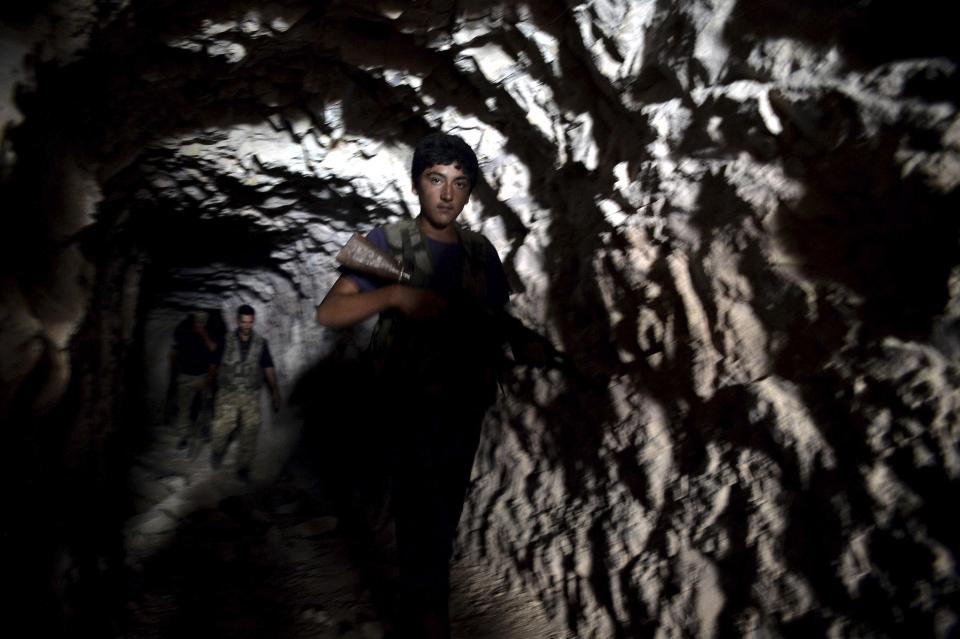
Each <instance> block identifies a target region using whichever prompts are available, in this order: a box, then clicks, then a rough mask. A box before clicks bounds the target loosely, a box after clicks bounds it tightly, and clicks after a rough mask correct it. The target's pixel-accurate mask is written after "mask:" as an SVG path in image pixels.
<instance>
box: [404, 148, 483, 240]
mask: <svg viewBox="0 0 960 639" xmlns="http://www.w3.org/2000/svg"><path fill="white" fill-rule="evenodd" d="M413 190H414V192H415V193H416V194H417V196H418V197H419V198H420V213H421V215H422V216H423V217H424V218H425V219H426V221H427V223H428V224H430V226H432V227H433V228H435V229H437V230H445V229H447V228H448V227H449V226H450V225H451V224H452V223H453V221H454V220H456V219H457V216H458V215H460V212H461V211H463V207H464V206H466V204H467V200H469V199H470V180H469V178H467V176H466V175H465V174H464V173H463V171H461V170H460V169H459V168H458V166H457V165H456V164H434V165H433V166H431V167H429V168H427V169H425V170H424V171H423V173H421V174H420V179H419V180H417V182H416V184H414V188H413Z"/></svg>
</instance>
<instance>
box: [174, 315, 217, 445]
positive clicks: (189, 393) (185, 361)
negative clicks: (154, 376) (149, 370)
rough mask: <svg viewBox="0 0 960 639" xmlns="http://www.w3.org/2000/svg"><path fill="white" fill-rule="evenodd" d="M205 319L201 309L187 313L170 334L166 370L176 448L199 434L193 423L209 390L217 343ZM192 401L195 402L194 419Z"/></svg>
mask: <svg viewBox="0 0 960 639" xmlns="http://www.w3.org/2000/svg"><path fill="white" fill-rule="evenodd" d="M208 318H209V315H208V314H207V313H205V312H202V311H197V312H194V313H191V314H190V315H188V316H187V317H186V319H184V320H183V321H182V322H180V324H179V325H177V328H176V329H174V333H173V348H172V349H171V350H170V370H171V373H172V379H173V383H174V385H175V386H176V394H177V411H178V414H177V438H178V441H177V448H186V447H187V445H188V444H190V443H191V441H193V440H195V439H196V438H197V437H198V436H199V433H198V432H197V422H198V421H199V415H200V412H201V411H202V410H203V402H204V400H205V399H206V396H207V394H208V393H209V391H210V383H209V381H210V380H209V372H210V366H211V365H212V364H213V357H214V353H215V352H216V350H217V343H216V341H215V340H214V339H213V338H212V337H211V336H210V334H209V333H208V332H207V320H208ZM194 403H198V404H199V407H198V409H197V413H196V415H197V417H196V418H194V412H193V406H194Z"/></svg>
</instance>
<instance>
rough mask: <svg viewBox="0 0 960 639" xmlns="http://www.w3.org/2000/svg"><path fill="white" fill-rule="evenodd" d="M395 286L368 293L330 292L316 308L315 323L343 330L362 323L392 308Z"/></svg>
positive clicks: (394, 302) (394, 303)
mask: <svg viewBox="0 0 960 639" xmlns="http://www.w3.org/2000/svg"><path fill="white" fill-rule="evenodd" d="M395 293H396V286H385V287H383V288H378V289H376V290H374V291H370V292H369V293H339V292H337V291H331V292H330V293H328V294H327V296H326V297H325V298H323V301H322V302H320V305H319V306H317V314H316V318H317V322H318V323H320V325H321V326H326V327H328V328H343V327H345V326H352V325H353V324H357V323H358V322H362V321H363V320H365V319H367V318H368V317H372V316H374V315H376V314H378V313H381V312H383V311H385V310H388V309H390V308H393V307H394V306H395V305H396V301H395Z"/></svg>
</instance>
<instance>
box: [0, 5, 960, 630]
mask: <svg viewBox="0 0 960 639" xmlns="http://www.w3.org/2000/svg"><path fill="white" fill-rule="evenodd" d="M52 6H62V7H68V8H69V7H73V9H74V11H75V12H76V11H79V15H80V16H81V17H82V15H83V9H84V7H85V6H87V5H84V4H82V3H64V4H63V5H57V4H56V3H54V4H53V5H52ZM78 7H79V9H77V8H78ZM89 11H91V12H94V13H95V14H96V15H98V17H99V20H98V21H97V23H96V25H95V26H94V24H92V23H91V22H90V21H87V22H83V20H82V19H80V18H78V19H77V20H78V22H77V24H78V25H79V24H85V25H86V27H85V29H84V28H79V27H78V29H76V30H74V33H76V32H77V31H79V32H82V33H85V34H86V40H84V41H83V42H81V43H80V44H78V45H77V46H76V47H75V48H74V49H69V48H65V49H63V50H64V51H66V52H65V53H61V54H50V55H48V56H46V57H43V56H41V60H49V61H48V62H45V63H40V64H38V65H37V67H36V73H35V75H36V78H35V82H34V83H35V88H34V90H32V91H29V92H27V93H28V95H27V97H26V98H24V100H22V105H23V106H22V109H23V123H22V124H20V126H19V127H18V128H15V129H8V132H10V136H9V140H10V141H11V142H9V143H8V142H7V141H5V144H4V147H5V153H7V150H8V149H10V150H11V152H12V153H13V155H12V156H10V158H8V160H9V162H11V163H12V162H14V161H15V162H16V164H10V166H13V169H11V172H12V174H13V175H14V176H15V177H17V176H20V177H18V178H17V180H10V181H11V182H12V183H13V184H15V185H17V184H19V185H22V184H24V183H26V184H30V185H47V186H48V189H47V190H46V191H44V195H43V197H42V198H40V197H37V196H36V194H34V195H31V196H30V197H27V196H25V195H23V194H22V193H21V194H20V195H19V196H18V197H20V201H28V202H30V203H31V204H32V208H30V209H28V210H38V211H40V212H41V217H40V219H39V221H38V219H37V218H36V217H32V216H29V215H27V214H26V213H24V214H23V216H22V218H23V219H29V220H30V221H29V222H24V223H23V224H22V227H23V228H22V233H23V235H21V236H20V237H28V238H30V240H31V242H39V243H41V245H42V246H43V247H45V249H44V250H41V251H23V250H15V251H12V252H10V254H12V255H14V256H17V257H19V258H21V260H26V261H27V262H28V263H29V264H30V265H31V268H30V269H26V268H23V267H22V264H20V263H18V264H14V265H12V266H11V268H9V269H7V272H8V273H11V274H12V276H11V277H8V278H7V280H8V284H7V285H6V288H5V291H6V293H5V294H6V295H7V299H8V302H7V304H6V308H7V309H9V310H7V311H5V315H4V320H3V322H4V331H3V332H4V340H5V343H4V357H3V361H4V362H5V364H4V372H3V375H4V387H5V395H4V400H5V401H8V400H9V399H10V398H11V397H13V398H14V399H16V398H17V397H21V398H22V397H24V396H29V397H30V398H32V397H34V396H35V394H37V393H39V394H40V395H41V396H43V397H46V398H47V399H46V400H45V402H46V405H56V399H57V398H58V397H60V394H61V393H62V392H63V389H64V388H66V384H67V380H68V379H69V378H68V374H67V373H68V371H69V370H70V362H69V353H70V351H69V345H70V343H71V338H72V339H73V340H74V341H73V344H74V348H75V349H76V344H77V340H79V339H81V337H82V335H84V332H83V331H82V330H81V332H80V333H79V334H76V331H77V328H78V327H79V326H81V324H80V322H81V321H83V318H84V317H87V318H88V319H87V320H86V321H87V322H88V323H89V322H93V321H94V320H92V319H90V318H91V317H93V318H96V317H100V315H96V314H94V315H89V314H87V315H85V309H86V308H87V307H88V304H89V302H90V300H91V299H93V300H97V301H98V306H96V307H95V308H102V307H106V308H107V309H110V308H119V307H120V305H121V300H122V299H123V296H122V295H121V294H120V293H119V292H118V291H119V290H121V289H119V288H117V287H116V286H115V282H116V281H117V275H116V268H114V269H113V270H111V268H110V264H118V263H119V264H123V263H125V262H124V260H127V262H128V263H129V264H132V266H131V269H132V270H131V271H130V272H131V273H133V275H131V276H130V277H134V278H135V279H136V278H139V277H140V275H139V274H141V273H142V282H143V285H142V287H140V288H138V290H139V292H140V296H139V302H138V303H139V304H140V308H139V310H138V311H137V312H138V313H139V315H138V317H139V318H140V321H141V322H144V321H145V318H147V317H148V316H149V313H153V312H160V313H162V312H170V309H182V308H184V307H187V306H191V305H200V306H204V307H217V306H219V307H221V308H222V309H224V311H225V312H226V314H229V312H230V310H231V309H232V307H233V306H234V305H235V304H236V302H238V301H247V302H252V303H254V305H255V306H256V307H257V308H258V310H260V312H261V316H262V317H264V324H265V332H266V333H267V335H268V337H269V338H270V339H271V342H272V343H274V344H277V345H278V347H279V348H280V359H281V363H280V367H281V370H283V371H285V372H286V377H285V379H284V384H285V387H286V388H289V387H290V386H291V385H292V384H293V383H294V382H295V381H296V380H297V378H298V376H299V375H301V374H302V373H303V372H304V371H306V370H307V369H308V368H309V367H310V366H311V365H313V364H314V363H315V362H316V361H317V360H318V359H320V358H322V357H325V356H326V354H327V353H328V352H329V351H330V349H331V348H333V346H332V343H333V342H334V341H336V340H337V339H338V338H337V337H336V336H334V335H332V334H328V333H326V332H324V331H321V330H320V329H318V328H317V327H316V326H314V325H313V323H312V320H311V314H312V308H313V304H314V303H316V302H317V301H318V300H319V298H320V297H321V296H322V294H323V293H324V292H325V290H326V289H327V288H328V286H329V285H330V284H331V283H332V280H333V278H334V273H333V271H332V267H333V262H332V255H333V253H334V252H335V250H336V248H337V247H338V246H339V245H340V244H341V243H342V242H343V241H344V240H345V239H346V237H348V235H349V234H350V233H351V232H352V231H354V230H357V229H360V230H364V229H366V228H369V227H370V226H371V225H373V224H376V223H380V222H382V221H384V220H388V219H394V218H397V217H402V216H407V215H411V214H413V213H415V205H416V201H415V198H414V197H413V195H412V193H411V192H410V188H409V178H408V176H407V169H406V166H407V162H408V158H409V154H410V151H411V145H412V144H413V143H415V141H416V139H417V138H418V137H419V136H420V135H421V134H422V133H424V132H425V131H427V130H428V129H430V128H434V127H438V128H443V129H446V130H450V131H453V132H456V133H459V134H460V135H462V136H463V137H464V138H465V139H466V140H467V141H468V142H469V143H471V144H472V145H474V146H475V148H477V150H478V153H479V155H480V158H481V165H482V173H483V181H482V183H481V184H480V185H479V186H478V188H477V190H476V191H475V193H474V195H473V198H472V200H471V205H470V209H469V210H468V211H467V212H466V214H465V217H466V221H467V222H468V223H469V224H470V225H471V226H473V227H474V228H477V229H479V230H482V231H484V232H485V233H486V234H487V235H488V237H490V239H491V240H492V241H493V242H494V244H495V246H496V247H497V248H498V250H499V251H500V254H501V257H502V258H503V260H504V263H505V265H506V267H507V270H508V274H509V276H510V278H511V281H512V283H513V285H514V286H515V288H516V289H517V290H518V294H517V295H515V296H514V309H515V311H516V313H517V314H518V315H519V316H520V317H521V318H523V319H524V320H525V321H526V322H527V323H528V324H530V325H531V326H533V327H535V328H537V329H538V330H541V331H542V332H544V333H545V334H547V335H549V336H550V337H551V339H552V340H553V341H554V342H555V343H556V344H557V345H558V346H560V347H561V348H562V349H563V350H565V351H566V352H567V353H568V354H569V355H570V357H571V359H572V361H573V363H574V364H575V367H576V369H577V371H578V374H577V375H572V374H562V373H558V372H553V373H549V374H540V373H535V372H524V371H518V372H516V373H515V374H514V375H513V376H512V377H511V378H510V379H509V380H507V382H506V384H505V387H506V393H505V395H504V397H503V398H502V401H501V402H500V403H499V404H498V406H497V409H496V411H495V413H494V414H493V415H492V416H491V419H490V420H489V422H488V425H487V430H486V436H485V438H484V442H483V444H482V448H481V453H480V455H479V456H478V461H477V465H476V467H475V475H476V485H475V488H474V491H473V495H472V498H471V501H470V503H469V504H468V509H467V512H466V514H465V516H464V519H463V521H462V525H461V539H460V542H461V543H460V546H461V552H462V554H463V555H465V556H474V557H484V558H485V561H486V562H488V564H489V565H490V566H492V567H493V568H494V569H495V570H496V571H497V572H499V573H501V574H502V575H503V576H504V577H505V578H506V579H508V580H510V581H511V582H512V583H513V584H520V585H522V587H523V588H525V589H527V590H528V591H530V592H531V593H534V595H535V596H536V597H537V598H538V599H539V600H540V601H541V602H542V603H543V605H544V607H545V609H546V610H547V612H548V613H549V614H550V615H552V616H553V617H554V618H555V619H556V620H557V621H558V622H560V623H562V624H563V625H565V627H566V628H567V630H568V632H569V634H570V635H571V636H577V637H590V636H596V637H618V636H654V635H659V636H683V635H691V634H692V635H697V636H712V635H716V634H720V635H724V636H742V635H757V636H765V635H773V636H790V635H799V634H803V635H822V634H827V633H835V634H837V635H839V636H861V635H877V634H880V635H883V634H901V633H902V632H904V631H906V630H912V631H919V632H921V633H924V634H934V635H941V636H946V635H948V634H949V633H950V632H954V631H955V630H956V627H957V619H956V614H955V612H954V611H955V610H956V608H957V601H956V592H957V585H958V579H957V574H956V568H955V563H954V562H955V554H956V548H957V546H956V540H957V539H958V538H960V535H958V534H957V533H958V531H957V530H956V525H955V524H953V523H952V522H951V521H950V518H949V517H948V513H949V501H948V500H949V498H950V496H951V495H952V494H955V491H956V487H957V477H958V472H960V463H958V462H960V460H958V452H960V451H958V441H960V432H958V423H957V415H958V412H957V411H958V406H957V404H958V401H960V395H958V385H960V377H958V373H960V371H958V368H957V357H958V354H960V342H958V327H960V301H958V296H960V270H958V269H957V267H956V265H957V263H958V261H960V260H958V259H957V258H958V246H957V239H958V221H957V220H958V218H957V217H956V213H955V211H956V210H957V204H958V202H957V199H958V198H957V185H958V183H960V119H958V116H957V101H958V100H957V96H958V95H960V91H958V88H960V82H958V75H957V59H958V57H957V55H956V53H957V52H956V50H955V47H954V45H952V44H950V43H951V41H952V40H951V38H950V37H949V33H948V29H947V27H946V26H945V25H947V24H949V22H948V21H947V20H946V18H945V16H944V15H943V11H945V10H944V9H942V8H940V7H937V6H933V4H932V3H920V5H918V6H917V7H916V11H915V12H914V13H910V14H907V13H905V12H904V10H896V11H895V10H893V9H891V8H889V7H888V6H887V5H886V4H885V3H877V2H873V3H869V2H868V3H856V4H854V3H848V4H841V5H838V6H835V5H832V4H827V3H814V4H813V5H810V6H808V7H806V8H799V9H798V8H796V7H794V6H793V5H792V4H789V3H786V2H763V3H761V2H754V1H752V0H740V1H733V0H727V1H724V2H686V3H675V2H667V1H664V0H651V1H635V2H613V1H603V2H601V1H597V2H589V3H577V2H566V3H560V4H557V3H549V2H527V3H516V4H514V3H486V2H482V3H481V2H466V1H464V2H454V1H452V0H450V1H440V0H436V1H432V2H428V1H423V2H416V3H391V2H386V1H383V2H364V3H359V2H346V1H343V2H329V3H324V4H322V5H308V4H307V3H298V2H295V1H292V0H291V1H288V2H277V3H272V4H267V5H264V4H263V3H243V2H209V3H196V2H191V3H187V2H177V1H172V0H171V1H167V2H155V3H150V2H126V3H90V4H89ZM21 22H24V21H21ZM53 23H54V24H57V22H53ZM31 24H32V25H34V26H35V25H36V24H37V22H36V21H34V22H32V23H31ZM20 33H30V31H29V29H22V30H21V31H20ZM23 37H24V38H27V36H23ZM27 40H29V38H27ZM13 68H17V66H16V65H14V66H13ZM80 95H82V96H83V98H84V101H83V104H80V105H78V104H77V100H78V96H80ZM8 113H10V111H8V110H5V111H4V118H5V121H6V120H7V119H8V117H9V119H10V120H13V119H14V118H13V116H12V115H11V116H8V115H7V114H8ZM51 130H52V131H55V132H56V135H52V134H50V131H51ZM38 141H40V142H42V143H40V144H38V143H37V142H38ZM5 157H7V156H6V155H5ZM51 158H57V161H55V162H50V159H51ZM59 158H62V161H61V160H60V159H59ZM71 158H77V160H76V161H75V162H74V161H73V160H71ZM41 166H49V167H51V168H49V169H44V171H45V173H43V172H41V171H40V167H41ZM17 171H20V173H17ZM38 172H41V173H43V175H42V176H41V177H39V178H37V177H36V175H37V173H38ZM27 174H29V175H31V176H33V178H32V180H29V179H27V178H25V177H23V176H24V175H27ZM65 176H72V177H70V179H65ZM71 185H79V186H71ZM71 189H74V191H71ZM40 190H42V189H40ZM101 192H102V193H103V195H104V197H105V201H104V202H103V203H102V204H101V205H100V206H99V208H97V209H96V214H93V211H94V208H95V207H96V206H97V202H98V201H99V199H100V194H101ZM76 193H79V194H80V197H77V196H76V195H75V194H76ZM37 200H40V202H39V203H38V202H37ZM83 229H87V231H88V232H87V233H80V231H81V230H83ZM118 229H119V230H118ZM118 232H122V233H125V234H129V237H131V238H132V239H131V240H130V244H129V250H128V254H127V255H124V256H116V257H115V258H113V259H112V260H111V259H108V257H109V254H110V253H109V250H108V249H107V248H105V245H104V244H103V243H98V242H96V241H91V240H90V236H91V233H92V235H93V237H94V239H95V238H97V237H103V236H110V234H111V233H118ZM124 237H127V235H124ZM125 246H127V245H125ZM135 256H139V257H137V259H133V258H134V257H135ZM104 260H106V261H104ZM51 263H52V264H51ZM97 267H99V268H97ZM78 272H85V273H87V275H86V276H85V277H84V278H83V279H81V278H78V277H75V274H77V273H78ZM43 274H47V275H48V276H47V277H43V276H42V275H43ZM136 281H137V282H139V281H141V280H140V279H136ZM109 291H114V293H113V294H112V295H111V294H109ZM16 296H20V298H21V299H19V300H18V299H15V297H16ZM91 296H93V297H91ZM53 300H59V301H60V305H59V306H57V305H53V302H52V301H53ZM64 300H66V301H69V304H68V307H69V308H66V309H64V308H63V306H64V304H63V302H64ZM164 309H167V310H166V311H165V310H164ZM104 317H105V316H104ZM99 326H101V328H100V329H99V330H101V331H106V333H103V334H101V333H96V331H94V334H95V335H100V336H101V337H100V338H101V339H102V340H103V342H104V343H106V344H113V345H114V346H115V347H116V348H120V349H121V350H122V349H123V348H125V346H124V344H125V343H126V342H125V341H124V339H123V338H122V335H121V333H120V331H121V329H120V327H118V326H113V325H107V324H102V323H101V324H100V325H99ZM13 328H16V330H13ZM91 330H93V329H91ZM75 334H76V335H79V337H78V336H75ZM145 339H146V341H149V340H150V338H149V337H147V338H145ZM357 341H358V342H362V337H358V338H357ZM42 345H46V346H42ZM74 352H75V353H76V350H74ZM7 353H18V354H20V355H17V356H16V357H12V358H10V357H7V356H6V354H7ZM24 353H26V354H29V356H27V355H23V354H24ZM40 353H47V355H46V356H45V357H47V358H48V359H49V360H50V361H51V362H54V364H46V365H43V366H41V367H38V366H37V362H38V361H40V359H41V355H40ZM151 365H153V363H151V362H148V363H147V366H148V367H149V366H151ZM77 366H78V361H77V357H76V355H75V356H74V360H73V364H72V368H73V370H74V372H76V371H77V370H78V369H77ZM30 371H34V377H35V378H37V379H34V378H31V376H30ZM115 372H116V371H115ZM74 379H76V378H74ZM25 380H31V381H30V383H29V384H26V382H25ZM24 384H26V385H25V386H24ZM24 388H25V389H26V390H24V391H23V392H21V393H20V394H19V395H16V393H15V391H17V389H24ZM37 388H41V389H44V388H45V389H49V390H47V391H42V390H41V391H37V390H36V389H37ZM38 410H39V408H38ZM85 420H86V421H85ZM78 423H79V424H81V425H82V424H84V423H90V424H97V425H98V426H97V427H99V428H101V429H104V431H107V430H109V428H108V426H107V424H106V423H105V422H104V421H103V420H101V421H99V422H98V421H96V420H92V421H90V420H89V419H86V418H81V419H80V420H79V422H78ZM77 428H80V427H79V426H78V427H77ZM94 439H95V438H94Z"/></svg>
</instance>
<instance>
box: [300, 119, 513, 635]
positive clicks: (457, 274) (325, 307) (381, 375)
mask: <svg viewBox="0 0 960 639" xmlns="http://www.w3.org/2000/svg"><path fill="white" fill-rule="evenodd" d="M477 175H478V164H477V158H476V155H475V154H474V152H473V150H472V149H470V147H469V146H467V145H466V143H464V142H463V140H461V139H460V138H459V137H456V136H452V135H445V134H439V133H438V134H431V135H428V136H427V137H425V138H424V139H423V140H421V142H420V143H419V144H418V145H417V147H416V150H415V151H414V154H413V166H412V179H413V191H414V193H415V194H416V195H417V197H418V198H419V200H420V215H419V216H418V217H417V218H416V219H414V220H404V221H401V222H397V223H394V224H388V225H386V226H381V227H377V228H375V229H373V230H372V231H371V232H370V233H369V234H368V235H367V238H368V239H369V240H370V241H371V242H373V243H374V244H375V245H377V246H378V247H380V248H381V249H383V250H385V251H388V252H390V253H393V254H394V255H396V256H397V257H398V258H400V259H401V260H402V261H403V262H404V267H405V269H406V270H407V272H410V273H411V274H412V280H411V285H409V286H407V285H400V284H395V283H389V282H386V281H382V280H378V279H376V278H374V277H371V276H367V275H363V274H361V273H357V272H353V271H349V270H345V271H344V272H343V274H342V275H341V276H340V278H339V279H338V280H337V281H336V283H335V284H334V285H333V287H332V288H331V289H330V291H329V293H327V295H326V297H325V298H324V299H323V302H321V304H320V305H319V306H318V307H317V312H316V318H317V321H318V322H319V323H320V324H322V325H323V326H327V327H334V328H336V327H344V326H350V325H353V324H356V323H358V322H360V321H363V320H365V319H367V318H369V317H371V316H373V315H375V314H379V315H380V318H379V321H378V323H377V327H376V329H375V331H374V335H373V338H372V339H371V346H370V352H371V353H372V355H373V361H374V369H375V373H376V377H377V379H378V382H379V383H378V384H377V388H376V394H377V396H378V401H376V402H373V403H378V404H380V405H381V406H383V407H384V411H383V412H384V414H383V417H382V419H383V420H384V421H385V423H386V424H388V425H389V426H388V431H389V432H390V434H391V436H392V437H393V439H392V440H391V441H390V442H389V444H388V450H390V451H391V452H392V454H393V457H394V460H393V468H392V469H391V470H392V475H393V504H394V520H395V524H396V536H397V548H398V554H399V562H400V598H401V601H400V607H401V610H402V611H403V612H402V613H401V618H400V620H399V621H400V628H401V636H403V637H417V638H420V637H448V636H449V632H450V631H449V614H448V606H447V600H448V592H449V561H450V557H451V554H452V548H453V541H454V538H455V536H456V528H457V523H458V520H459V518H460V513H461V510H462V508H463V503H464V499H465V496H466V489H467V485H468V483H469V479H470V470H471V467H472V465H473V458H474V454H475V452H476V449H477V445H478V442H479V437H480V425H481V422H482V420H483V416H484V413H485V412H486V410H487V408H488V407H489V406H490V404H491V403H492V402H493V400H494V399H495V397H496V387H497V386H496V370H497V365H498V362H499V361H500V359H501V358H502V348H501V339H500V338H499V336H498V334H497V332H496V330H495V324H496V322H494V321H491V315H490V313H489V309H502V308H503V306H504V304H505V303H506V302H507V298H508V293H509V289H508V286H507V281H506V277H505V275H504V272H503V265H502V264H501V262H500V258H499V256H498V255H497V252H496V250H495V249H494V248H493V246H492V245H491V244H490V242H489V241H488V240H487V239H486V238H485V237H483V236H482V235H480V234H479V233H475V232H472V231H469V230H466V229H464V228H462V227H461V226H460V225H458V224H457V223H456V220H457V218H458V217H459V215H460V213H461V211H463V208H464V206H465V205H466V204H467V201H468V200H469V199H470V193H471V191H472V189H473V188H474V186H475V185H476V182H477ZM483 309H488V310H487V311H484V310H483Z"/></svg>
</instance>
